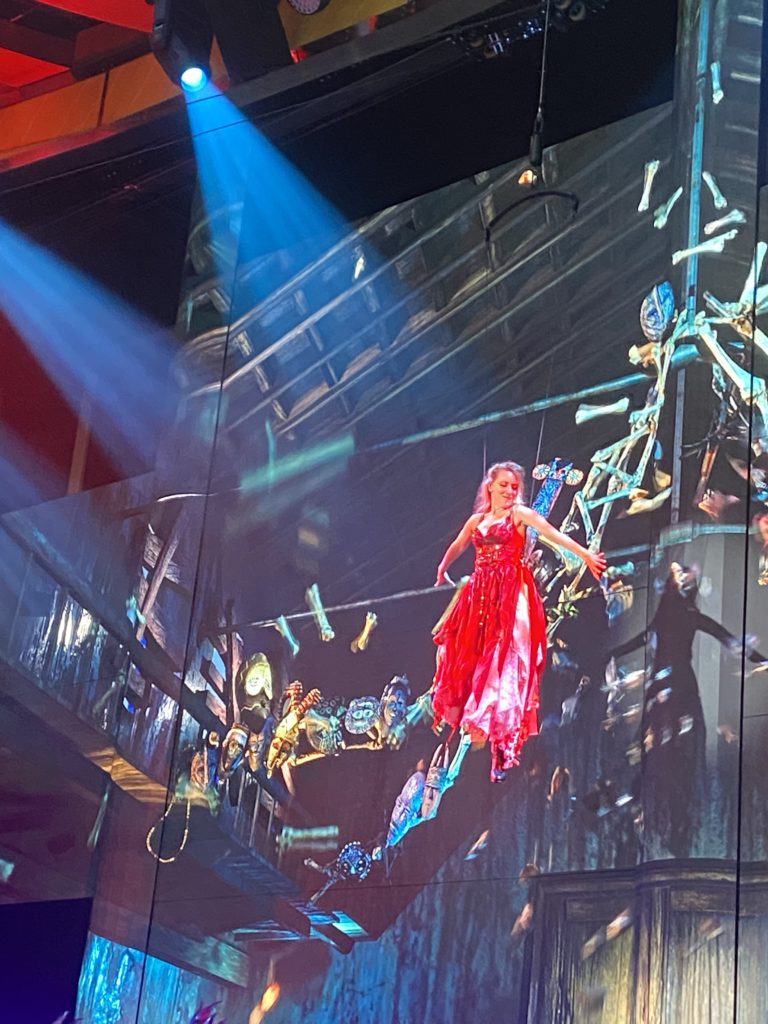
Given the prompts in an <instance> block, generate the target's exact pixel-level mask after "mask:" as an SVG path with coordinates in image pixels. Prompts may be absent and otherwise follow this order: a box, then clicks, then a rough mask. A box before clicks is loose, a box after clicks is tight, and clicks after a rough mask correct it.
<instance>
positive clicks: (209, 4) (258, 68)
mask: <svg viewBox="0 0 768 1024" xmlns="http://www.w3.org/2000/svg"><path fill="white" fill-rule="evenodd" d="M154 4H155V17H154V23H153V27H152V35H151V36H150V42H151V45H152V49H153V51H154V53H155V56H156V57H157V60H158V62H159V63H160V65H161V66H162V68H163V70H164V71H165V73H166V74H167V75H168V77H169V78H170V79H171V81H173V82H176V83H177V84H181V85H182V86H183V87H184V88H185V89H186V90H187V91H195V92H197V91H199V90H200V89H202V88H203V86H204V85H205V81H203V82H201V83H200V84H199V85H197V86H195V88H194V90H192V89H190V87H189V86H187V85H186V83H185V82H182V81H181V77H182V75H183V74H184V72H185V71H186V69H187V68H192V67H198V68H201V69H202V70H203V71H204V73H205V76H206V81H207V80H208V79H209V78H210V70H209V58H210V53H211V44H212V42H213V38H214V36H215V37H216V39H217V41H218V44H219V48H220V50H221V56H222V58H223V60H224V65H225V67H226V69H227V75H228V76H229V81H230V84H234V83H237V82H247V81H250V80H251V79H253V78H258V77H259V76H260V75H265V74H267V72H269V71H272V70H274V69H275V68H281V67H287V66H289V65H290V64H292V63H293V60H292V58H291V51H290V50H289V48H288V42H287V40H286V37H285V30H284V29H283V25H282V21H281V20H280V14H279V11H278V6H277V3H276V2H275V0H249V2H247V3H245V2H243V0H154Z"/></svg>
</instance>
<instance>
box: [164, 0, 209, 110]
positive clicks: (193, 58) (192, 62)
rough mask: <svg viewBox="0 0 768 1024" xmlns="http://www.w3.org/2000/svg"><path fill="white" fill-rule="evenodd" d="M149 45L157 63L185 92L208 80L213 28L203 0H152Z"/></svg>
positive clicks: (200, 86)
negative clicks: (182, 1) (153, 10)
mask: <svg viewBox="0 0 768 1024" xmlns="http://www.w3.org/2000/svg"><path fill="white" fill-rule="evenodd" d="M149 41H150V46H151V47H152V50H153V52H154V54H155V57H156V58H157V61H158V63H159V64H160V66H161V67H162V69H163V70H164V71H165V73H166V74H167V75H168V77H169V78H170V79H171V81H172V82H175V83H176V84H177V85H180V86H181V87H182V88H183V89H184V90H185V92H199V91H200V90H201V89H202V88H203V86H204V85H205V83H206V82H207V81H208V78H209V75H210V70H209V65H208V60H209V56H210V52H211V45H212V43H213V29H212V28H211V24H210V21H209V19H208V13H207V10H206V7H205V3H204V0H185V2H184V3H178V2H176V0H155V16H154V20H153V23H152V33H151V35H150V37H149Z"/></svg>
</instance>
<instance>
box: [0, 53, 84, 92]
mask: <svg viewBox="0 0 768 1024" xmlns="http://www.w3.org/2000/svg"><path fill="white" fill-rule="evenodd" d="M68 70H69V68H68V67H66V66H65V65H64V64H53V63H52V62H51V61H48V60H40V59H39V58H38V57H29V56H27V54H26V53H17V52H16V51H15V50H6V49H5V47H0V84H2V85H7V86H10V87H11V88H13V89H20V88H21V87H22V86H24V85H31V84H32V82H39V81H40V80H41V79H42V78H50V76H51V75H58V74H60V73H61V72H62V71H68Z"/></svg>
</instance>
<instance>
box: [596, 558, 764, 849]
mask: <svg viewBox="0 0 768 1024" xmlns="http://www.w3.org/2000/svg"><path fill="white" fill-rule="evenodd" d="M697 595H698V579H697V576H696V573H695V572H694V571H693V570H692V569H689V568H687V567H685V566H681V565H679V564H678V563H677V562H673V563H672V565H671V567H670V570H669V576H668V577H667V582H666V585H665V587H664V592H663V594H662V596H661V601H660V602H659V607H658V608H657V610H656V614H655V615H654V617H653V619H652V620H651V622H650V624H649V626H648V628H647V629H646V630H644V631H643V632H642V633H640V634H639V635H638V636H635V637H632V639H631V640H627V641H626V643H623V644H620V645H619V646H618V647H616V648H614V650H612V652H611V655H612V656H613V657H615V658H618V657H621V656H622V655H625V654H629V653H630V652H631V651H635V650H637V649H638V648H639V647H641V646H644V645H645V644H646V642H647V641H648V639H649V636H651V635H652V636H653V637H654V638H655V644H654V645H653V647H652V650H653V662H652V666H651V668H652V674H651V680H650V685H649V687H648V689H647V691H646V694H645V714H644V716H643V735H642V743H643V749H644V759H643V821H644V826H645V834H646V840H647V842H648V843H649V845H650V846H651V848H652V847H653V846H654V845H655V844H654V840H656V842H658V841H659V840H660V841H661V843H662V844H663V845H664V846H665V847H666V848H667V849H668V850H669V851H670V853H672V855H673V856H675V857H690V856H691V855H692V852H693V851H692V846H693V843H694V841H695V839H696V834H697V831H698V829H699V827H700V824H701V816H702V810H703V806H704V801H705V799H707V798H710V799H711V794H707V793H706V792H705V788H706V785H705V784H706V758H705V747H706V727H705V724H704V714H703V711H702V707H701V699H700V697H699V686H698V682H697V680H696V676H695V674H694V671H693V666H692V664H691V659H692V654H693V641H694V637H695V636H696V633H697V632H699V631H701V632H702V633H708V634H709V635H710V636H712V637H714V638H715V640H719V641H720V643H722V644H725V645H726V646H728V647H730V648H732V649H734V650H739V649H740V643H741V641H740V640H738V639H737V638H736V637H735V636H733V634H731V633H729V632H728V630H727V629H725V627H724V626H721V625H720V623H718V622H715V620H714V619H711V618H710V617H709V616H708V615H703V614H702V613H701V612H700V611H699V609H698V608H697V607H696V598H697ZM748 657H749V660H750V661H752V662H762V661H764V660H765V659H764V658H763V656H762V655H760V654H758V653H757V652H756V651H753V652H751V653H749V655H748ZM651 855H652V856H653V853H651Z"/></svg>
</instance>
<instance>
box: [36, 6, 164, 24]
mask: <svg viewBox="0 0 768 1024" xmlns="http://www.w3.org/2000/svg"><path fill="white" fill-rule="evenodd" d="M42 2H43V3H44V4H45V6H46V7H58V9H59V10H60V11H69V12H70V14H82V15H84V16H85V17H86V18H93V19H94V21H107V22H109V23H110V24H111V25H122V26H123V28H133V29H136V30H137V31H139V32H150V31H151V29H152V15H153V11H154V8H153V7H151V6H150V5H149V4H148V3H147V2H146V0H42Z"/></svg>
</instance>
